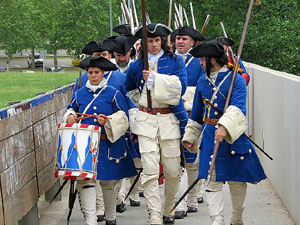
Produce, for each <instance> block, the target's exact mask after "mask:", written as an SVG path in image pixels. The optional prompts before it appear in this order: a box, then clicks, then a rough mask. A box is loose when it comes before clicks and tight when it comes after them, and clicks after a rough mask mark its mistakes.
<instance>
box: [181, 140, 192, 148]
mask: <svg viewBox="0 0 300 225" xmlns="http://www.w3.org/2000/svg"><path fill="white" fill-rule="evenodd" d="M183 145H184V146H185V147H186V148H187V149H189V150H192V149H193V148H194V144H191V143H189V142H187V141H184V142H183Z"/></svg>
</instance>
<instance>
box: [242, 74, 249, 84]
mask: <svg viewBox="0 0 300 225" xmlns="http://www.w3.org/2000/svg"><path fill="white" fill-rule="evenodd" d="M242 76H243V77H244V79H245V80H246V86H248V84H249V81H250V76H249V74H248V73H242Z"/></svg>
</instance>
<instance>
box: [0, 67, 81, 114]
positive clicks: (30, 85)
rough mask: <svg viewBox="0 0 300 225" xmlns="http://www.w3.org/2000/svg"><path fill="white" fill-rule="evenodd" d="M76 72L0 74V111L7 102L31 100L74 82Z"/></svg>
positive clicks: (77, 74) (76, 75)
mask: <svg viewBox="0 0 300 225" xmlns="http://www.w3.org/2000/svg"><path fill="white" fill-rule="evenodd" d="M78 76H79V73H78V72H72V73H71V72H70V73H42V72H40V73H18V72H9V73H0V81H1V82H0V109H2V108H5V107H7V106H8V102H14V101H21V100H25V99H29V98H33V97H35V96H36V94H37V93H41V92H48V91H51V90H54V89H55V87H57V86H63V85H67V84H70V83H73V82H75V81H76V78H77V77H78Z"/></svg>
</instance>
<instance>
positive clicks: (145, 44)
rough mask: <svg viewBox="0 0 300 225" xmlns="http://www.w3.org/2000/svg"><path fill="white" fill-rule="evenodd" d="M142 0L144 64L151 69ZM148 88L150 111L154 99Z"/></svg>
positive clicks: (147, 68) (143, 1)
mask: <svg viewBox="0 0 300 225" xmlns="http://www.w3.org/2000/svg"><path fill="white" fill-rule="evenodd" d="M141 2H142V19H143V51H144V64H145V70H149V63H148V46H147V43H148V42H147V38H148V35H147V27H146V6H145V0H141ZM146 89H147V108H148V112H151V111H152V101H151V93H150V90H148V88H147V87H146Z"/></svg>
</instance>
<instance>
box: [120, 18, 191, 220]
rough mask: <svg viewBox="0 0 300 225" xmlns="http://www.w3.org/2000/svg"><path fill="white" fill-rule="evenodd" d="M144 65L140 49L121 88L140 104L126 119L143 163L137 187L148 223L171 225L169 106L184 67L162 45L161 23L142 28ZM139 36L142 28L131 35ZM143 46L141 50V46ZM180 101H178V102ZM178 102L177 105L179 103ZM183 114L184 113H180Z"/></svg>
mask: <svg viewBox="0 0 300 225" xmlns="http://www.w3.org/2000/svg"><path fill="white" fill-rule="evenodd" d="M147 33H148V39H147V43H146V44H147V46H148V61H149V68H150V70H145V68H144V61H143V60H144V56H143V51H142V50H141V51H140V53H141V55H140V56H139V59H137V60H135V61H134V62H132V63H131V64H130V66H129V68H128V70H127V72H126V74H127V76H126V82H125V86H126V90H127V91H128V94H129V95H130V96H131V97H132V98H133V99H135V100H134V102H135V103H137V104H139V111H138V112H137V114H136V115H135V116H133V117H131V118H130V120H133V122H132V123H133V126H132V132H133V133H135V134H137V135H138V140H139V148H140V153H141V160H142V165H143V174H142V185H143V189H144V195H145V200H146V203H147V206H148V212H149V214H150V224H152V225H157V224H158V225H160V224H162V219H163V222H164V224H173V223H174V212H170V211H171V209H172V207H173V206H174V204H175V195H176V192H177V189H178V182H179V178H180V170H181V169H180V147H179V146H180V138H181V132H180V121H179V119H178V117H177V115H176V114H178V115H179V114H181V111H180V107H178V108H176V109H178V110H177V111H176V112H175V111H174V110H173V109H171V107H172V106H177V105H179V106H182V107H183V102H182V100H181V96H182V95H183V94H184V92H185V90H186V76H187V75H186V68H185V65H184V61H183V59H182V57H181V56H179V55H174V54H172V53H171V52H170V50H169V47H168V46H167V40H166V36H167V35H169V34H170V33H171V31H170V29H169V28H168V27H166V26H165V25H163V24H149V25H147ZM135 35H136V36H137V37H139V38H141V37H142V28H140V29H139V30H138V31H137V32H136V34H135ZM142 48H143V47H142ZM147 89H148V90H150V92H151V96H150V97H151V100H152V109H151V110H150V111H148V109H147V93H146V92H147ZM180 100H181V101H180ZM179 103H182V105H180V104H179ZM182 110H183V111H182V112H184V113H185V114H186V111H185V109H184V108H183V109H182ZM160 162H161V163H162V164H163V166H164V175H165V178H166V179H165V204H164V212H163V218H162V215H161V200H160V195H159V186H158V181H157V180H158V177H159V164H160Z"/></svg>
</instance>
